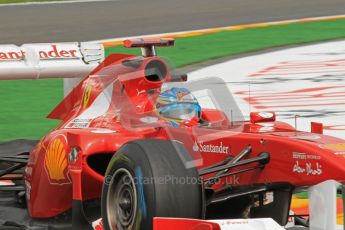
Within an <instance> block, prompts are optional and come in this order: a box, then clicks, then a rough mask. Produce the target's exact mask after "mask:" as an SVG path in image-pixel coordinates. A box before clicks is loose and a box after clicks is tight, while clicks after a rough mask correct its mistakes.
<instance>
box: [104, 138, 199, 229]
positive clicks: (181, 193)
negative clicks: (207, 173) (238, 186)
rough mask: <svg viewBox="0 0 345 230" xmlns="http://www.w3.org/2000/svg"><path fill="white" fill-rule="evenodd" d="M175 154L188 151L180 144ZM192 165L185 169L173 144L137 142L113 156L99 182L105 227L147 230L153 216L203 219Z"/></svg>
mask: <svg viewBox="0 0 345 230" xmlns="http://www.w3.org/2000/svg"><path fill="white" fill-rule="evenodd" d="M179 149H180V150H183V151H179V153H181V152H182V153H183V154H185V156H184V157H188V153H187V152H186V150H185V149H184V148H181V145H180V146H179ZM199 182H200V181H199V176H198V172H197V170H196V168H186V167H185V165H184V163H183V162H182V160H181V157H180V156H179V154H178V153H177V151H176V143H174V144H173V143H172V142H170V141H162V140H154V139H147V140H139V141H133V142H129V143H127V144H125V145H124V146H123V147H122V148H121V149H120V150H119V151H118V152H116V154H114V156H113V157H112V159H111V161H110V163H109V166H108V169H107V172H106V175H105V181H104V184H103V191H102V218H103V224H104V228H105V229H107V230H108V229H111V230H115V229H116V230H122V229H152V227H153V217H184V218H201V217H202V210H203V208H202V189H201V183H199Z"/></svg>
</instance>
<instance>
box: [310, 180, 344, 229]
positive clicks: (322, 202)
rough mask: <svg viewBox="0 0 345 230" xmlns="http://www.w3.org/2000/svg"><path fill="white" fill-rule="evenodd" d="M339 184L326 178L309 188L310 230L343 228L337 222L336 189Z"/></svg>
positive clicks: (339, 187) (339, 186)
mask: <svg viewBox="0 0 345 230" xmlns="http://www.w3.org/2000/svg"><path fill="white" fill-rule="evenodd" d="M341 186H342V185H341V184H340V183H338V182H336V181H334V180H328V181H325V182H322V183H320V184H318V185H315V186H312V187H310V188H309V191H308V192H309V215H310V230H343V229H344V226H343V225H342V224H338V223H337V189H341Z"/></svg>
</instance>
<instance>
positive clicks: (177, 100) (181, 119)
mask: <svg viewBox="0 0 345 230" xmlns="http://www.w3.org/2000/svg"><path fill="white" fill-rule="evenodd" d="M155 108H156V113H157V115H158V116H159V117H160V118H162V119H163V120H165V121H167V122H169V123H170V124H172V126H174V127H177V126H180V125H184V126H189V127H191V126H195V125H197V124H198V123H199V122H200V117H201V107H200V105H199V103H198V101H197V99H196V98H195V96H194V95H193V94H192V93H191V92H190V91H189V90H188V89H185V88H171V89H169V90H166V91H163V92H162V93H161V94H160V95H159V96H158V98H157V102H156V105H155Z"/></svg>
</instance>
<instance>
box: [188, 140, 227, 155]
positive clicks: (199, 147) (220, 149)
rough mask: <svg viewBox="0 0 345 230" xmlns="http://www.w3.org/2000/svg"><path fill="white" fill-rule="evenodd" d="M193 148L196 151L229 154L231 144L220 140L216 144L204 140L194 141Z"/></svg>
mask: <svg viewBox="0 0 345 230" xmlns="http://www.w3.org/2000/svg"><path fill="white" fill-rule="evenodd" d="M193 150H194V151H195V152H198V151H200V152H201V153H203V152H204V153H225V154H229V152H230V147H229V146H224V145H223V142H220V143H219V144H218V145H214V144H204V143H203V142H200V143H199V144H198V143H196V142H195V143H194V145H193Z"/></svg>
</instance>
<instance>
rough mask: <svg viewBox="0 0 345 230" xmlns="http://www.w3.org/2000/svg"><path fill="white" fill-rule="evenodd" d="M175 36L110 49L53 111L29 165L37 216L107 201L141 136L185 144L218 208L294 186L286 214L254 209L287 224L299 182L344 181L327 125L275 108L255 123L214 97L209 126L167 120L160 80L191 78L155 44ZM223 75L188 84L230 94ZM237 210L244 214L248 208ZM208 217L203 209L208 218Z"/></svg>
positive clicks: (205, 113)
mask: <svg viewBox="0 0 345 230" xmlns="http://www.w3.org/2000/svg"><path fill="white" fill-rule="evenodd" d="M172 43H173V41H172V40H170V39H162V40H159V39H158V40H152V39H151V40H150V39H146V40H132V41H127V42H126V43H125V45H126V46H128V47H142V48H143V49H144V51H145V52H144V55H143V56H132V55H124V54H114V55H110V56H109V57H108V58H107V59H106V60H105V61H104V62H103V63H101V64H100V65H99V66H98V67H97V68H96V69H94V70H93V71H92V73H91V74H90V75H89V76H88V77H86V78H85V79H83V80H82V81H81V82H80V83H79V84H78V85H77V86H76V87H75V88H74V90H73V91H72V92H71V93H70V94H69V95H68V96H66V97H65V98H64V100H63V101H62V102H61V103H60V104H59V105H58V106H57V107H56V108H55V109H54V110H53V111H52V112H51V113H50V114H49V116H48V117H49V118H53V119H60V120H61V123H60V124H59V125H58V127H56V128H55V129H54V130H53V131H52V132H50V133H49V134H48V135H46V136H45V137H44V138H43V139H42V140H41V141H40V142H39V143H38V145H37V146H36V147H35V148H34V149H33V150H32V151H31V153H30V156H29V161H28V164H27V166H26V169H25V186H26V197H27V203H28V210H29V213H30V216H31V217H32V218H51V217H55V216H58V215H60V214H62V213H64V212H66V211H68V210H70V209H71V208H72V207H73V208H75V207H74V204H73V202H75V201H78V202H81V203H83V202H85V201H89V200H97V199H101V197H102V186H103V184H104V182H105V181H106V180H107V179H108V178H107V175H108V171H109V170H108V171H107V168H108V164H109V162H110V161H111V159H112V157H113V155H114V153H116V152H118V151H119V150H121V148H122V147H123V146H125V145H126V144H127V143H129V142H132V141H138V140H148V139H150V140H151V139H154V140H162V141H163V140H168V141H177V142H179V143H181V144H182V145H183V147H184V149H185V150H186V151H187V152H188V153H189V154H190V157H191V159H192V162H194V164H195V168H196V169H197V171H198V173H199V176H200V178H201V180H202V181H203V186H202V189H203V190H204V191H205V192H203V193H204V194H206V195H205V197H206V198H204V199H206V201H205V203H204V205H203V207H208V206H212V205H214V209H217V208H218V206H217V204H221V203H222V202H223V201H229V200H236V199H239V197H249V196H250V197H251V198H250V199H251V200H253V199H254V201H255V202H254V203H251V204H252V206H251V207H257V206H260V205H261V199H260V194H264V193H265V197H266V195H267V194H266V192H269V191H284V192H286V194H287V196H286V197H288V198H287V199H285V201H284V202H283V204H284V205H282V208H281V209H284V210H285V211H284V212H283V214H281V215H279V217H277V215H275V214H274V215H273V216H272V212H271V211H270V212H267V215H265V214H262V213H264V212H260V214H258V215H255V212H253V215H251V216H252V217H256V216H260V217H273V218H274V219H275V220H277V221H278V222H281V223H280V224H282V225H283V224H284V222H285V223H286V221H287V215H288V214H287V213H288V210H289V205H290V198H291V193H292V191H293V189H295V188H299V187H308V186H312V185H315V184H317V183H320V182H322V181H325V180H328V179H334V180H337V181H339V182H343V181H344V180H345V167H344V164H345V158H344V157H343V156H345V140H342V139H338V138H334V137H331V136H327V135H323V134H321V132H322V129H321V130H320V128H319V129H317V130H316V131H315V130H314V131H315V132H314V133H311V132H303V131H297V130H295V128H294V127H292V126H290V125H289V124H286V123H282V122H279V121H276V118H275V114H274V112H262V113H260V112H253V113H251V118H250V120H249V121H245V120H242V119H241V118H240V119H237V120H236V118H238V117H239V115H238V114H239V113H237V111H238V108H236V106H235V108H230V107H229V108H230V110H231V111H230V110H229V109H227V108H226V109H225V108H223V106H222V105H223V104H224V103H223V102H220V103H216V102H215V103H214V104H215V105H219V106H213V107H212V106H210V107H207V106H206V107H203V108H202V111H201V120H202V121H203V123H202V124H200V123H197V124H195V123H193V122H189V123H188V121H186V123H184V124H183V125H180V126H178V127H172V126H170V125H168V124H167V123H166V122H165V121H161V120H160V118H159V117H157V113H156V111H155V101H156V99H157V97H158V95H159V93H160V92H161V91H162V87H165V86H166V85H169V83H172V84H174V83H176V84H187V86H188V84H190V83H188V82H184V81H186V76H185V75H181V74H176V73H174V72H173V71H172V70H171V69H170V67H169V65H168V62H167V61H166V60H164V59H162V58H160V57H157V56H155V50H154V49H153V48H154V46H168V45H171V44H172ZM201 81H203V80H201ZM217 81H219V79H214V81H213V80H206V81H205V82H206V83H209V82H211V83H212V82H215V84H213V83H212V84H203V86H202V87H199V88H198V86H196V85H198V83H193V84H191V85H190V86H191V87H192V88H193V87H196V88H195V89H194V90H191V91H192V92H193V91H198V90H199V91H200V92H201V91H202V92H204V91H205V90H206V91H208V92H209V91H210V92H211V93H209V94H207V95H208V96H210V95H211V96H210V97H211V100H212V101H216V100H218V98H221V100H225V99H224V98H227V97H229V98H230V97H231V94H230V93H229V92H225V93H224V92H220V91H221V90H222V89H223V88H222V89H220V88H217V87H226V86H224V85H225V83H223V84H222V83H221V82H217ZM211 85H216V86H215V87H216V88H215V89H212V86H211ZM184 86H185V85H184ZM203 87H204V88H203ZM218 89H219V90H218ZM203 90H204V91H203ZM218 94H219V95H218ZM225 104H226V102H225ZM229 104H231V103H229ZM229 106H230V105H229ZM226 110H227V111H226ZM313 127H314V128H315V127H316V126H313ZM177 151H178V150H177ZM177 154H178V153H177ZM188 162H189V161H188ZM162 164H163V163H162ZM144 192H145V191H144ZM255 194H259V195H258V196H255ZM278 198H279V197H278V195H277V197H276V198H275V199H276V200H279V199H278ZM266 200H267V199H264V200H262V201H263V202H262V205H264V202H265V201H266ZM244 203H246V202H244ZM249 203H250V202H249ZM235 204H236V203H234V204H232V207H236V205H235ZM257 204H258V205H257ZM281 204H282V203H280V205H281ZM205 209H206V208H205ZM239 209H241V210H242V212H244V211H243V210H244V209H245V207H243V209H242V208H239ZM236 215H237V214H236ZM236 215H235V216H236ZM207 216H208V214H205V213H204V214H202V215H201V216H200V218H202V217H205V218H207ZM209 216H211V217H214V216H213V215H212V214H210V215H209ZM216 217H217V216H216ZM227 218H228V217H227ZM103 219H104V216H103ZM110 228H111V227H110Z"/></svg>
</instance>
